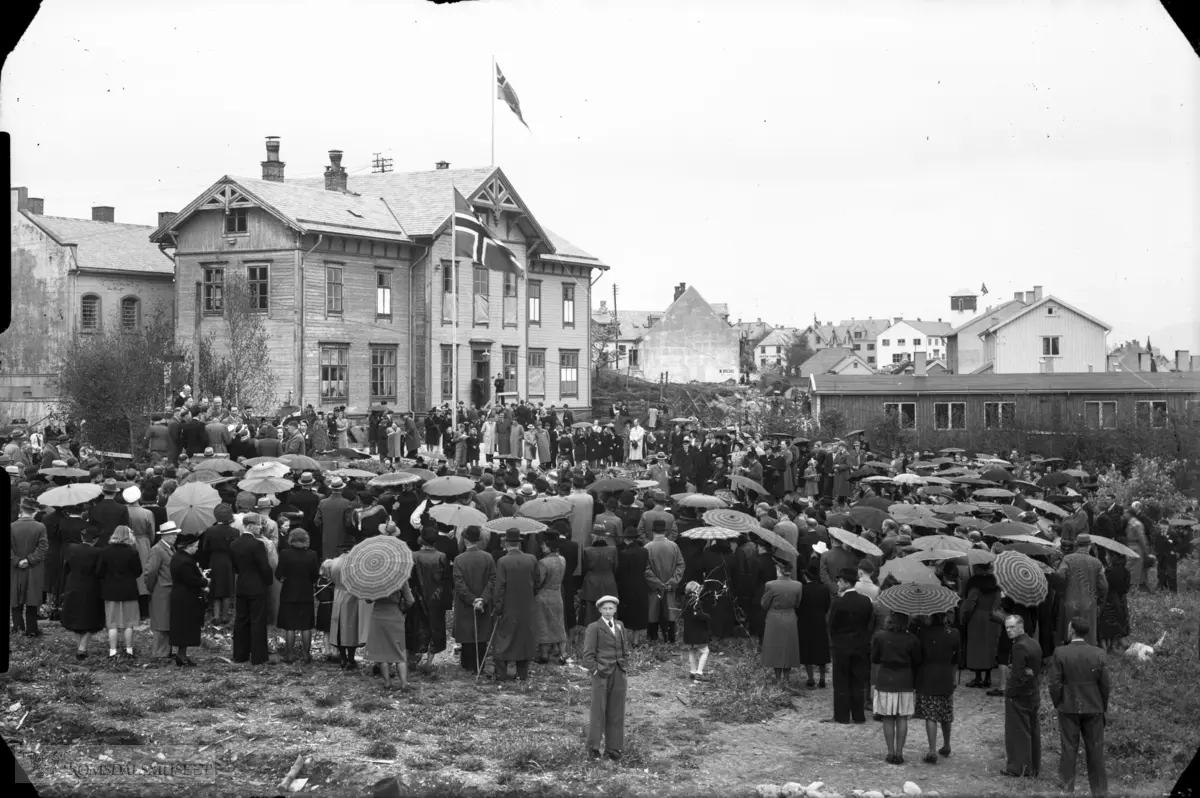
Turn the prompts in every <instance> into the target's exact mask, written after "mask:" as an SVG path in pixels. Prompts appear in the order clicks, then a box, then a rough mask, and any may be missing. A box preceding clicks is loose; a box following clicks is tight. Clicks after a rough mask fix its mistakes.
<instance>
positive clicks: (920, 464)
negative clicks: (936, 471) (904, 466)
mask: <svg viewBox="0 0 1200 798" xmlns="http://www.w3.org/2000/svg"><path fill="white" fill-rule="evenodd" d="M908 467H909V468H916V469H926V468H930V469H932V468H937V463H935V462H933V461H932V460H914V461H912V462H911V463H909V464H908Z"/></svg>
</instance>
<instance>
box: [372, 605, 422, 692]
mask: <svg viewBox="0 0 1200 798" xmlns="http://www.w3.org/2000/svg"><path fill="white" fill-rule="evenodd" d="M413 601H414V599H413V594H412V590H411V589H410V588H409V586H408V582H405V583H404V584H403V585H401V586H400V589H399V590H397V591H395V592H394V593H392V594H391V595H389V596H387V597H386V598H381V599H379V600H378V601H368V602H366V604H367V605H368V606H370V607H371V610H370V616H371V617H370V629H369V631H368V632H367V652H366V653H367V659H369V660H372V661H374V662H376V663H378V664H379V672H380V673H381V674H382V675H383V689H384V690H391V689H392V674H391V668H392V666H393V665H394V666H395V667H396V678H397V679H399V680H400V689H401V690H405V691H407V690H408V649H407V647H406V642H405V631H404V613H405V612H407V611H408V610H409V609H410V608H411V607H412V605H413Z"/></svg>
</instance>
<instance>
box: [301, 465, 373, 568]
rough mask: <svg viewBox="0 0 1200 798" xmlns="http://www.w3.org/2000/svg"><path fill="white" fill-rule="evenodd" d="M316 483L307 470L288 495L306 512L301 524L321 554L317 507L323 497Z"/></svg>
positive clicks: (314, 548)
mask: <svg viewBox="0 0 1200 798" xmlns="http://www.w3.org/2000/svg"><path fill="white" fill-rule="evenodd" d="M316 484H317V481H316V480H315V479H314V478H313V475H312V472H311V471H305V472H304V473H303V474H301V475H300V479H298V480H297V481H296V488H295V490H293V491H292V492H291V494H289V495H288V501H289V502H291V504H292V506H293V507H295V508H296V509H297V510H299V511H300V512H301V513H303V514H304V520H303V521H302V522H301V524H300V525H301V526H302V527H304V529H305V530H306V531H308V532H309V533H310V535H309V536H310V538H311V539H312V550H313V551H315V552H317V555H318V556H320V555H322V554H323V553H324V551H323V549H322V547H321V546H322V543H321V530H320V529H319V528H318V527H317V525H316V520H317V507H318V505H320V503H321V497H320V496H318V495H317V493H316V491H315V490H314V487H315V486H316ZM388 509H391V508H388Z"/></svg>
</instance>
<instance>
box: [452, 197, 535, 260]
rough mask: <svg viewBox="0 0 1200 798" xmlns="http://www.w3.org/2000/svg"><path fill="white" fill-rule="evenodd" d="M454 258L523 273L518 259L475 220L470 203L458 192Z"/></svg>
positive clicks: (455, 215) (455, 203)
mask: <svg viewBox="0 0 1200 798" xmlns="http://www.w3.org/2000/svg"><path fill="white" fill-rule="evenodd" d="M454 254H455V256H456V257H459V258H470V259H471V260H472V261H474V262H475V263H478V264H480V265H482V266H485V267H486V268H488V269H498V270H500V271H507V272H512V273H513V274H521V272H522V269H521V263H520V261H518V260H517V256H516V255H514V254H513V251H512V250H511V249H509V248H508V247H506V246H504V244H502V243H501V242H500V241H499V239H497V238H496V237H495V236H494V235H492V232H491V231H490V230H488V229H487V227H486V226H484V224H483V223H482V222H480V221H479V220H478V219H477V218H475V213H474V211H473V210H472V209H471V203H469V202H467V198H466V197H464V196H463V195H462V193H461V192H460V191H459V190H458V189H457V188H456V189H454Z"/></svg>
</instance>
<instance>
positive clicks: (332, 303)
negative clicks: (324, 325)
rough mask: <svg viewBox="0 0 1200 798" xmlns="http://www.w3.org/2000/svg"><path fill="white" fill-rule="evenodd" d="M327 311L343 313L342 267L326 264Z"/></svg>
mask: <svg viewBox="0 0 1200 798" xmlns="http://www.w3.org/2000/svg"><path fill="white" fill-rule="evenodd" d="M325 313H326V315H328V316H340V315H342V267H341V266H329V265H326V266H325Z"/></svg>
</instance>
